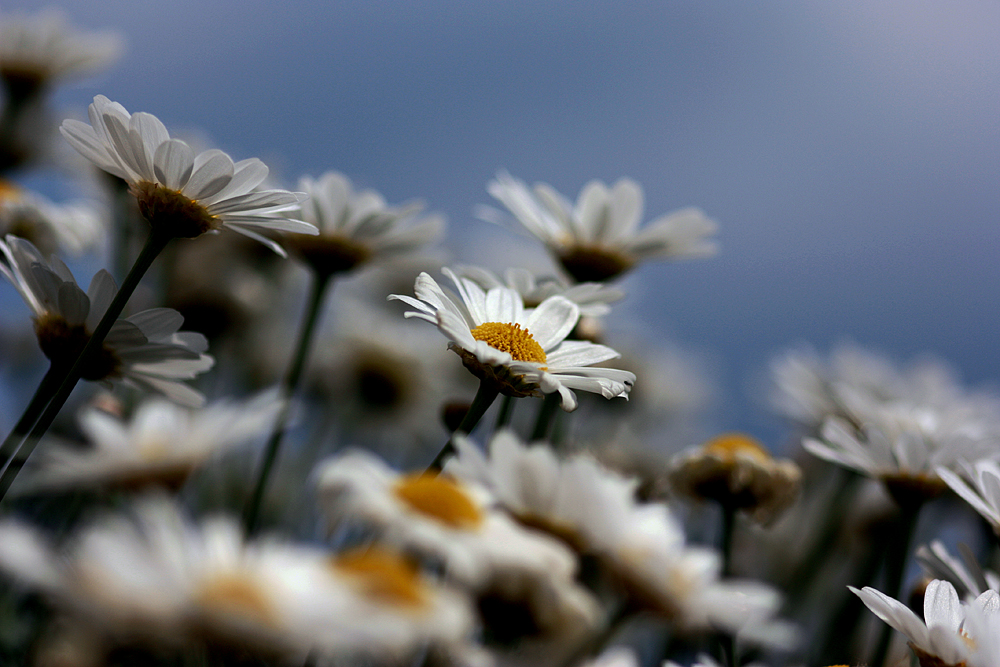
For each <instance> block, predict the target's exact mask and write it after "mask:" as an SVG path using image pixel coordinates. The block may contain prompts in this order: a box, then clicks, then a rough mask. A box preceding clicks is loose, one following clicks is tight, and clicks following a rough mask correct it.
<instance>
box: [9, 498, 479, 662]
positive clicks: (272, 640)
mask: <svg viewBox="0 0 1000 667" xmlns="http://www.w3.org/2000/svg"><path fill="white" fill-rule="evenodd" d="M0 538H2V539H0V568H2V569H3V570H6V571H7V572H8V573H9V574H11V575H13V576H14V577H16V578H17V579H19V580H21V581H22V582H25V583H27V584H29V585H31V586H32V587H34V588H36V589H39V590H40V591H41V592H43V593H44V594H46V596H47V597H49V598H50V599H51V600H52V601H53V602H54V603H55V604H56V605H57V606H58V607H60V608H61V609H62V610H64V611H65V612H66V613H68V614H69V615H71V617H72V618H74V619H75V620H77V621H78V622H81V623H84V624H86V625H88V626H89V627H91V628H93V629H94V630H95V631H96V632H97V633H98V634H100V635H102V636H104V637H105V638H106V640H107V644H108V646H109V648H111V647H114V646H115V645H118V644H132V645H134V644H144V645H150V646H153V647H159V649H160V650H161V651H162V650H163V649H168V650H170V649H172V650H183V649H184V648H185V647H189V646H205V645H206V644H207V645H209V646H219V645H224V646H231V647H234V648H236V649H237V650H239V651H240V652H242V653H245V654H246V653H249V654H250V655H252V656H256V657H258V658H264V659H269V660H277V661H281V662H284V661H286V660H287V661H294V662H297V663H298V664H301V663H302V662H303V661H304V660H305V658H306V656H307V655H309V654H310V653H316V654H318V655H319V656H321V657H325V656H340V657H348V656H352V657H357V656H362V655H368V656H379V657H382V658H383V659H389V658H395V659H397V660H401V659H403V658H404V657H406V656H412V655H414V654H415V653H417V652H418V651H420V650H421V649H423V648H425V647H428V646H430V647H432V648H438V647H442V648H443V647H451V646H454V645H459V644H462V643H464V641H465V637H466V635H467V634H468V633H469V631H470V630H471V627H472V615H471V611H470V609H469V607H468V604H467V602H466V601H465V599H464V598H462V597H461V596H459V595H457V594H455V593H454V592H452V591H449V590H447V589H444V588H441V587H439V586H435V585H434V584H432V583H431V582H430V581H428V580H427V579H426V578H425V577H423V576H422V575H421V574H420V573H419V572H418V571H417V570H416V568H414V567H413V566H412V565H410V564H409V563H408V562H406V561H404V560H403V559H401V558H400V557H399V556H397V555H395V554H393V553H391V552H387V551H384V550H378V549H371V550H368V551H352V552H344V553H341V554H337V555H334V556H331V555H329V554H327V553H325V552H324V551H322V550H319V549H316V548H313V547H308V546H304V545H296V544H292V543H285V542H278V541H275V540H257V541H253V542H247V541H245V540H244V537H243V534H242V531H241V530H240V528H239V527H238V524H237V522H236V521H234V520H231V519H229V518H223V517H216V518H211V519H207V520H205V521H203V522H201V523H200V524H193V523H191V522H190V521H189V520H188V519H187V518H186V517H185V516H184V514H183V512H182V511H181V510H180V508H178V507H177V505H176V504H174V503H173V502H171V501H169V500H167V499H166V498H164V497H160V496H153V497H148V498H144V499H142V500H141V501H140V502H139V503H137V504H136V506H135V508H134V511H133V512H132V513H131V514H130V515H111V516H106V517H104V518H102V519H99V520H98V521H97V522H95V523H93V524H91V525H89V526H87V527H85V528H83V529H81V530H80V531H79V532H78V533H77V534H76V535H75V536H74V537H73V539H72V540H70V542H69V543H68V546H67V547H66V548H64V549H60V550H56V549H54V548H52V547H51V546H49V544H48V542H47V540H46V539H45V538H44V537H43V536H41V535H40V534H39V533H38V532H37V531H35V530H33V529H30V528H28V527H26V526H24V525H23V524H19V523H16V522H13V521H6V522H4V523H3V524H0Z"/></svg>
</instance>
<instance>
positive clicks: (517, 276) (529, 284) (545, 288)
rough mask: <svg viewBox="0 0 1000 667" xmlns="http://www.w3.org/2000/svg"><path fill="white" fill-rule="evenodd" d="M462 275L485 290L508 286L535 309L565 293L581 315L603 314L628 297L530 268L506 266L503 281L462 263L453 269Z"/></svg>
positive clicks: (610, 288)
mask: <svg viewBox="0 0 1000 667" xmlns="http://www.w3.org/2000/svg"><path fill="white" fill-rule="evenodd" d="M454 271H455V274H456V275H457V276H459V277H461V278H469V279H470V280H473V281H475V283H476V284H477V285H479V286H480V287H482V288H483V289H484V290H486V291H489V290H491V289H493V288H494V287H509V288H510V289H512V290H516V291H517V293H518V294H520V295H521V299H522V300H523V301H524V305H525V307H527V308H534V307H536V306H538V305H539V304H541V303H542V302H543V301H545V300H546V299H547V298H549V297H550V296H563V297H566V298H567V299H569V300H570V301H572V302H573V303H575V304H576V305H577V306H578V307H579V308H580V316H581V317H603V316H605V315H607V314H608V313H610V312H611V304H612V303H614V302H615V301H619V300H620V299H622V298H623V297H624V296H625V292H623V291H621V290H619V289H615V288H613V287H605V286H604V285H602V284H601V283H578V284H576V285H570V284H569V283H568V282H566V281H565V280H564V279H562V278H560V277H559V276H545V277H536V276H535V274H534V273H532V272H531V271H529V270H527V269H507V270H506V271H505V272H504V275H503V280H501V279H500V277H499V276H497V275H496V274H495V273H493V272H492V271H488V270H486V269H483V268H480V267H478V266H460V267H458V268H456V269H454Z"/></svg>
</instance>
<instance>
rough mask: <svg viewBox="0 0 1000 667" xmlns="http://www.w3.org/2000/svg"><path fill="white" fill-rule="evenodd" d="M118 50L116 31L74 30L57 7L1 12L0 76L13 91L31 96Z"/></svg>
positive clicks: (100, 64) (91, 67) (102, 61)
mask: <svg viewBox="0 0 1000 667" xmlns="http://www.w3.org/2000/svg"><path fill="white" fill-rule="evenodd" d="M121 51H122V41H121V38H120V37H119V36H118V35H117V34H114V33H111V32H85V31H82V30H78V29H76V28H74V27H72V26H70V25H69V21H68V20H67V18H66V15H65V14H63V13H62V12H59V11H54V10H48V11H44V12H41V13H39V14H35V15H27V14H6V15H0V78H2V80H3V82H4V84H5V85H6V86H7V89H8V92H9V93H10V94H11V95H12V96H15V97H21V98H22V99H23V98H25V97H31V96H32V95H33V94H35V93H37V92H38V91H40V90H41V89H42V88H44V87H45V86H46V85H47V84H49V83H51V82H52V81H54V80H56V79H62V78H66V77H69V76H75V75H78V74H86V73H88V72H93V71H96V70H99V69H101V68H103V67H105V66H107V65H109V64H110V63H112V62H113V61H114V60H115V59H117V58H118V56H119V54H120V53H121Z"/></svg>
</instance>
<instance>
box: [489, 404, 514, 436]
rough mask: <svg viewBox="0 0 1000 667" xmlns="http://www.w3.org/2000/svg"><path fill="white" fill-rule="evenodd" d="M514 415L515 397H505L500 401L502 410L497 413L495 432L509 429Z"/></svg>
mask: <svg viewBox="0 0 1000 667" xmlns="http://www.w3.org/2000/svg"><path fill="white" fill-rule="evenodd" d="M513 414H514V397H513V396H506V395H505V396H504V397H503V399H502V400H501V401H500V410H498V411H497V422H496V424H494V425H493V430H494V431H499V430H500V429H503V428H507V426H508V424H510V418H511V416H513Z"/></svg>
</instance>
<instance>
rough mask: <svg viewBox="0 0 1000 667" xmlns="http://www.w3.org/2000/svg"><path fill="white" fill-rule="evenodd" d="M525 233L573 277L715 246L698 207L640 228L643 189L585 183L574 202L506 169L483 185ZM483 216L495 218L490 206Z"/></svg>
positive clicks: (698, 253) (625, 182)
mask: <svg viewBox="0 0 1000 667" xmlns="http://www.w3.org/2000/svg"><path fill="white" fill-rule="evenodd" d="M488 190H489V193H490V194H491V195H493V196H494V197H495V198H496V199H498V200H499V201H500V202H501V203H503V205H504V206H506V207H507V209H508V210H509V211H510V213H511V214H513V216H514V217H515V218H516V219H517V221H518V222H520V223H521V225H523V226H524V227H525V229H527V230H528V231H529V232H531V233H532V234H533V235H535V236H536V237H538V239H539V240H541V241H542V242H543V243H545V245H546V246H547V247H548V248H549V250H550V251H551V252H552V254H553V255H555V257H556V258H557V259H558V260H559V262H560V263H561V264H562V266H563V268H564V269H565V270H566V272H567V273H568V274H569V275H570V276H572V277H573V279H574V280H576V281H577V282H592V281H594V282H601V281H605V280H610V279H611V278H614V277H616V276H618V275H619V274H621V273H623V272H625V271H627V270H629V269H631V268H632V267H633V266H635V265H636V264H638V263H639V262H642V261H645V260H647V259H654V258H682V257H704V256H706V255H712V254H714V253H715V251H716V246H715V243H714V242H713V241H711V240H709V237H710V236H711V235H713V234H714V233H715V231H716V224H715V223H714V222H713V221H712V220H709V219H708V218H707V217H705V214H704V213H702V212H701V211H700V210H699V209H696V208H685V209H682V210H680V211H676V212H674V213H670V214H667V215H665V216H662V217H660V218H657V219H656V220H654V221H653V222H651V223H649V224H648V225H646V226H645V227H643V228H642V229H639V222H640V220H641V219H642V213H643V195H642V188H641V187H640V186H639V184H638V183H636V182H634V181H632V180H629V179H626V178H623V179H621V180H620V181H618V182H617V183H615V184H614V185H613V186H612V187H611V188H608V186H607V185H605V184H604V183H601V182H600V181H591V182H590V183H587V185H585V186H584V187H583V189H582V190H581V191H580V196H579V197H578V198H577V200H576V205H575V206H574V205H573V204H572V203H571V202H569V201H568V200H567V199H566V198H565V197H563V196H562V195H561V194H559V193H558V192H556V191H555V190H554V189H553V188H552V187H551V186H550V185H547V184H545V183H539V184H537V185H535V187H534V190H533V191H532V190H529V189H528V186H527V185H525V184H524V183H523V182H522V181H519V180H517V179H515V178H513V177H511V176H510V174H507V173H505V172H501V173H500V174H498V175H497V178H496V180H494V181H491V182H490V184H489V186H488ZM482 215H483V217H484V218H486V219H487V220H490V221H499V220H500V216H498V215H497V214H496V212H495V211H493V210H492V209H486V210H484V211H482Z"/></svg>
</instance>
